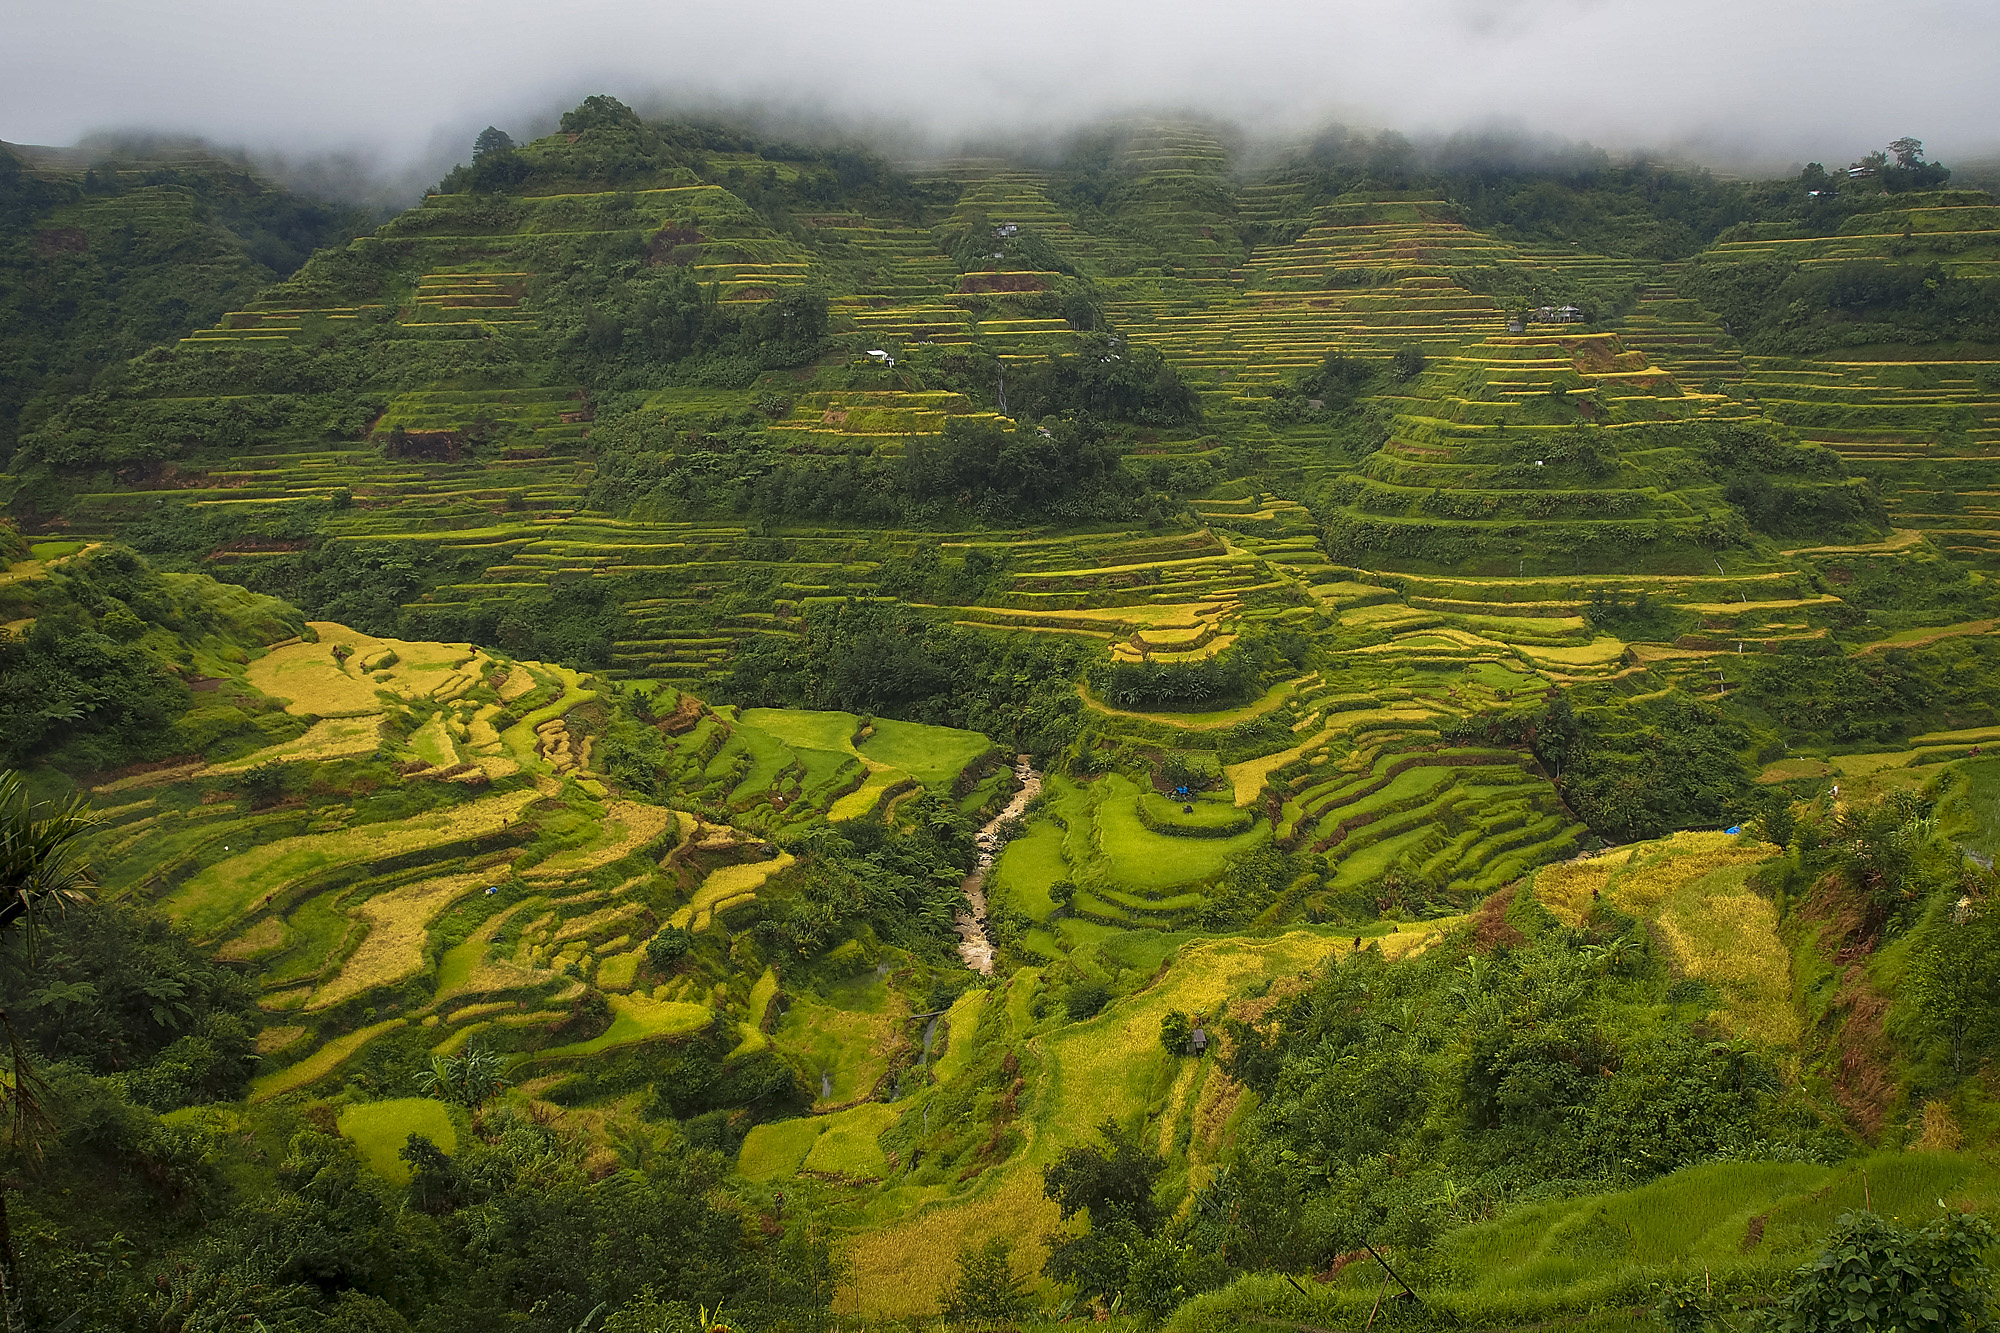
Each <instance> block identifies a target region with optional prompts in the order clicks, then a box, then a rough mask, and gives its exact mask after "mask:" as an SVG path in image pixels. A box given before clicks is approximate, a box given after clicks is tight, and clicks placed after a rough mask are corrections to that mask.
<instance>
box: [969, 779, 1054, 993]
mask: <svg viewBox="0 0 2000 1333" xmlns="http://www.w3.org/2000/svg"><path fill="white" fill-rule="evenodd" d="M1031 763H1032V760H1031V756H1029V755H1025V754H1024V755H1018V756H1016V757H1015V760H1014V781H1015V782H1017V783H1019V784H1020V790H1018V791H1016V792H1015V793H1014V799H1013V800H1011V801H1009V802H1007V808H1006V809H1004V810H1002V811H1001V812H1000V813H999V814H997V815H995V816H993V818H991V819H989V820H988V821H986V827H984V828H982V829H980V830H979V832H978V834H977V835H976V836H975V837H974V839H973V841H974V842H975V843H976V844H977V845H978V847H979V859H978V860H977V861H975V862H974V863H973V867H972V873H971V874H970V875H967V876H966V877H965V883H964V884H963V885H961V886H960V889H961V891H962V892H963V893H964V894H965V906H964V907H963V908H961V909H960V910H959V913H958V922H957V926H958V956H959V957H960V958H962V959H964V960H965V965H966V966H967V967H969V968H971V969H972V970H973V971H975V972H977V973H979V974H980V975H981V976H988V977H990V976H992V975H993V941H992V939H991V938H990V937H989V936H988V935H987V933H986V872H987V871H989V870H991V869H992V868H993V858H994V857H995V855H997V854H998V853H999V851H1000V848H1001V845H1002V844H1001V843H1000V841H999V835H998V833H997V832H996V830H997V829H999V827H1000V826H1001V825H1002V824H1004V823H1006V822H1007V821H1008V820H1010V819H1018V818H1020V816H1021V812H1022V811H1023V810H1025V809H1027V808H1028V802H1030V801H1032V800H1034V799H1035V798H1036V797H1037V796H1039V795H1041V792H1042V775H1041V774H1040V773H1037V772H1036V771H1035V770H1034V768H1033V767H1032V766H1031Z"/></svg>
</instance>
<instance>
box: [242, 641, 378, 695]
mask: <svg viewBox="0 0 2000 1333" xmlns="http://www.w3.org/2000/svg"><path fill="white" fill-rule="evenodd" d="M314 628H315V629H318V630H320V631H321V634H320V640H319V642H318V643H294V644H289V645H287V646H286V647H283V648H274V649H272V650H271V651H270V652H268V653H266V654H265V655H264V656H262V657H260V658H258V659H257V660H256V661H254V662H252V663H251V664H250V665H249V667H248V669H247V670H246V671H245V672H244V674H245V676H246V677H247V678H248V679H249V682H250V683H251V684H252V685H254V686H256V687H257V688H258V689H260V690H262V691H263V692H264V693H266V694H269V695H275V696H276V697H278V698H280V699H286V700H289V701H290V702H289V704H288V705H287V707H286V709H285V711H286V712H289V713H300V714H313V715H316V716H318V717H354V716H358V715H360V714H363V713H379V712H381V711H382V703H381V701H380V700H379V699H377V698H376V697H375V691H376V689H377V686H376V684H375V682H374V681H372V680H369V679H367V678H366V677H364V676H361V675H360V674H358V670H357V672H356V673H353V674H350V673H349V672H348V671H346V670H344V669H343V668H342V667H341V664H340V663H339V662H337V661H336V660H335V659H334V656H333V650H334V649H335V648H337V647H341V646H343V645H345V646H347V647H350V648H354V649H356V653H355V657H356V658H358V657H363V656H366V655H367V654H368V652H370V651H372V650H373V648H374V646H375V645H376V643H377V641H376V640H375V639H372V638H370V637H369V636H367V635H365V634H357V633H356V632H355V631H353V630H350V629H348V628H347V627H346V626H345V625H336V624H332V623H321V624H318V625H315V626H314ZM349 660H350V661H352V660H354V659H353V658H350V659H349Z"/></svg>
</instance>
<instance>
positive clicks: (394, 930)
mask: <svg viewBox="0 0 2000 1333" xmlns="http://www.w3.org/2000/svg"><path fill="white" fill-rule="evenodd" d="M489 879H490V875H489V873H488V872H486V871H476V872H474V873H472V874H466V875H448V876H446V877H444V878H442V879H425V880H419V881H417V882H416V883H414V884H405V885H402V886H400V887H398V888H395V889H391V890H390V891H389V892H387V893H380V894H377V895H375V896H374V897H373V898H369V899H367V900H365V901H363V902H361V903H358V904H356V906H355V907H354V908H353V911H352V914H353V915H354V916H357V917H359V918H360V919H362V920H363V921H366V922H367V923H368V934H367V935H366V936H364V937H363V938H362V941H361V946H360V947H359V948H357V949H356V950H355V951H354V952H353V953H352V954H350V955H348V958H347V961H346V962H345V963H344V964H342V965H341V969H340V971H339V973H338V974H337V975H336V976H335V977H334V978H333V980H331V981H329V982H328V983H327V984H326V985H325V986H322V987H321V988H320V990H319V992H318V993H317V994H315V995H314V996H313V997H312V999H311V1000H310V1001H308V1002H307V1005H306V1007H307V1008H308V1009H324V1008H326V1007H328V1006H330V1005H335V1004H339V1003H340V1002H341V1001H342V1000H349V999H352V998H354V997H355V996H357V995H360V994H363V993H364V992H367V991H370V990H373V989H374V988H375V987H377V986H387V985H389V984H391V983H392V982H397V981H401V980H402V979H403V978H405V977H409V976H414V975H416V973H417V972H418V971H420V970H421V969H422V968H423V965H424V943H425V940H426V938H427V930H428V927H429V926H430V923H431V922H432V921H434V920H436V919H437V917H438V916H439V914H440V913H442V912H443V911H444V910H445V909H446V908H447V907H450V906H451V905H452V904H453V903H455V902H457V901H458V900H459V899H460V898H462V897H464V896H465V895H466V894H468V893H470V892H472V891H473V890H474V889H475V888H477V887H479V886H480V885H481V884H482V883H484V882H486V881H488V880H489Z"/></svg>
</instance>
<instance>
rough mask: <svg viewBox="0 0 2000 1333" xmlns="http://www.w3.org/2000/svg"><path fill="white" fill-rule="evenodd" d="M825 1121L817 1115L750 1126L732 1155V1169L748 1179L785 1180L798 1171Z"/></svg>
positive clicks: (824, 1125)
mask: <svg viewBox="0 0 2000 1333" xmlns="http://www.w3.org/2000/svg"><path fill="white" fill-rule="evenodd" d="M826 1125H827V1121H826V1119H825V1118H824V1117H819V1116H801V1117H799V1118H798V1119H796V1120H777V1121H772V1122H770V1123H768V1124H762V1125H753V1126H752V1127H751V1129H750V1132H749V1133H748V1134H745V1135H744V1136H743V1146H742V1148H740V1149H739V1150H738V1151H737V1154H736V1172H737V1174H738V1175H741V1176H745V1177H747V1178H749V1179H751V1180H760V1181H762V1180H786V1179H789V1178H791V1177H792V1176H795V1175H797V1174H798V1171H799V1167H800V1165H801V1164H803V1163H804V1161H805V1160H806V1154H807V1153H809V1152H811V1151H812V1149H813V1145H814V1144H815V1143H816V1142H818V1140H819V1135H820V1131H821V1130H823V1129H825V1128H826Z"/></svg>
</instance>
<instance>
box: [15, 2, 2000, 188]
mask: <svg viewBox="0 0 2000 1333" xmlns="http://www.w3.org/2000/svg"><path fill="white" fill-rule="evenodd" d="M592 92H609V93H611V94H613V95H614V96H618V97H621V98H623V99H625V100H626V101H628V102H631V103H633V104H635V105H648V104H650V105H660V104H662V103H663V102H679V103H682V104H694V103H701V102H704V101H712V100H717V99H720V100H726V101H729V102H731V103H734V104H736V105H739V106H740V105H746V104H753V103H762V104H764V105H768V106H772V107H774V108H777V109H780V110H784V111H788V112H800V111H814V110H822V109H823V110H825V111H828V112H830V113H832V114H834V115H836V116H838V117H840V118H843V119H846V120H850V121H865V122H867V123H869V124H872V125H875V126H878V127H883V126H894V127H902V128H907V129H910V130H914V131H918V132H921V133H925V134H929V135H934V136H937V137H938V138H939V139H941V140H947V141H948V140H950V139H953V138H955V137H958V136H963V135H968V134H973V135H980V136H981V137H985V136H988V135H991V134H993V133H995V132H1006V131H1009V130H1013V129H1017V128H1019V129H1034V130H1047V129H1050V128H1056V127H1060V126H1061V125H1064V124H1067V123H1072V122H1074V121H1076V120H1079V119H1083V118H1085V117H1088V116H1092V115H1097V114H1102V113H1104V112H1107V111H1119V110H1125V109H1135V108H1142V107H1153V108H1164V107H1179V108H1187V109H1199V110H1204V111H1207V112H1209V113H1212V114H1216V115H1219V116H1222V117H1226V118H1233V119H1236V120H1238V121H1240V122H1242V123H1244V124H1246V125H1247V126H1249V127H1251V128H1252V129H1268V130H1272V131H1287V130H1295V129H1297V128H1298V127H1301V126H1304V125H1309V124H1313V123H1320V122H1324V121H1326V120H1328V119H1333V118H1339V119H1342V120H1345V121H1346V122H1348V123H1351V124H1366V125H1371V126H1378V127H1389V128H1394V129H1398V130H1401V131H1403V132H1405V133H1408V134H1411V135H1413V136H1421V135H1427V134H1433V133H1441V132H1451V131H1454V130H1459V129H1487V128H1494V127H1496V126H1498V127H1504V128H1513V129H1521V130H1527V131H1532V132H1538V133H1554V134H1557V135H1560V136H1562V137H1564V138H1568V139H1577V140H1587V141H1590V142H1592V143H1595V144H1598V145H1601V146H1604V147H1608V148H1612V149H1614V150H1616V149H1630V148H1647V149H1668V150H1680V151H1683V152H1685V153H1688V154H1689V155H1692V156H1695V157H1699V158H1703V159H1705V160H1709V161H1712V162H1716V163H1718V164H1723V165H1731V164H1747V163H1750V162H1754V163H1756V164H1757V165H1777V166H1783V165H1785V164H1787V163H1790V162H1795V161H1804V160H1808V159H1823V160H1826V161H1829V162H1832V161H1835V160H1839V161H1847V160H1850V159H1851V158H1853V157H1855V156H1858V155H1859V154H1860V153H1862V152H1864V151H1866V150H1867V149H1869V148H1871V147H1875V146H1878V145H1881V144H1883V143H1886V142H1887V141H1888V140H1890V139H1892V138H1895V137H1897V136H1899V135H1904V134H1911V135H1915V136H1917V137H1919V138H1921V139H1923V140H1925V142H1926V143H1927V145H1928V146H1929V147H1930V150H1931V155H1932V156H1933V157H1937V158H1941V159H1943V160H1945V161H1947V162H1949V161H1950V160H1951V159H1952V158H1953V156H1954V155H1957V156H1960V157H1964V156H1968V155H1974V154H1989V153H1991V152H1993V151H1994V150H1995V149H1996V148H2000V0H1212V2H1211V3H1200V4H1197V3H1190V2H1189V0H1156V2H1155V3H1152V4H1143V3H1138V2H1137V0H1000V2H994V0H988V2H987V3H982V4H963V3H949V0H844V2H843V3H838V4H834V3H813V2H812V0H703V2H702V3H691V2H690V0H651V2H650V3H640V2H637V0H563V2H562V3H552V2H550V0H543V2H542V3H527V2H526V0H0V139H6V140H10V141H13V142H16V143H42V144H67V143H73V142H75V141H76V140H78V139H79V138H81V137H83V136H85V135H87V134H90V133H93V132H102V131H123V130H131V129H146V130H154V131H170V132H192V133H197V134H201V135H204V136H208V137H210V138H213V139H216V140H218V141H222V142H225V143H231V144H237V145H242V146H245V147H248V148H251V149H253V150H262V151H278V152H283V153H285V154H287V155H294V156H296V155H306V154H313V153H323V152H351V153H357V154H360V155H361V156H363V157H364V158H365V159H367V160H369V161H371V162H373V163H375V164H377V165H378V166H379V167H380V168H382V169H384V170H389V169H393V168H398V167H401V168H404V169H414V168H421V169H423V170H433V169H434V168H440V167H441V166H444V165H449V163H450V162H451V161H453V160H456V159H458V158H460V157H463V156H465V155H466V153H467V152H468V151H469V147H470V141H471V138H472V136H473V135H474V134H475V133H476V132H477V131H478V130H479V128H480V127H481V126H483V125H486V124H487V123H489V122H492V123H497V124H499V125H500V126H501V127H502V128H505V129H508V130H510V131H512V132H514V133H516V134H517V136H523V137H524V136H525V135H526V134H528V133H531V132H534V131H537V130H545V129H547V128H548V127H549V125H550V122H551V121H552V119H553V116H554V114H555V113H557V112H559V111H560V110H561V109H562V108H563V107H565V106H568V105H572V104H574V103H575V102H576V101H578V100H580V99H581V98H582V97H583V96H584V95H586V94H589V93H592Z"/></svg>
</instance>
